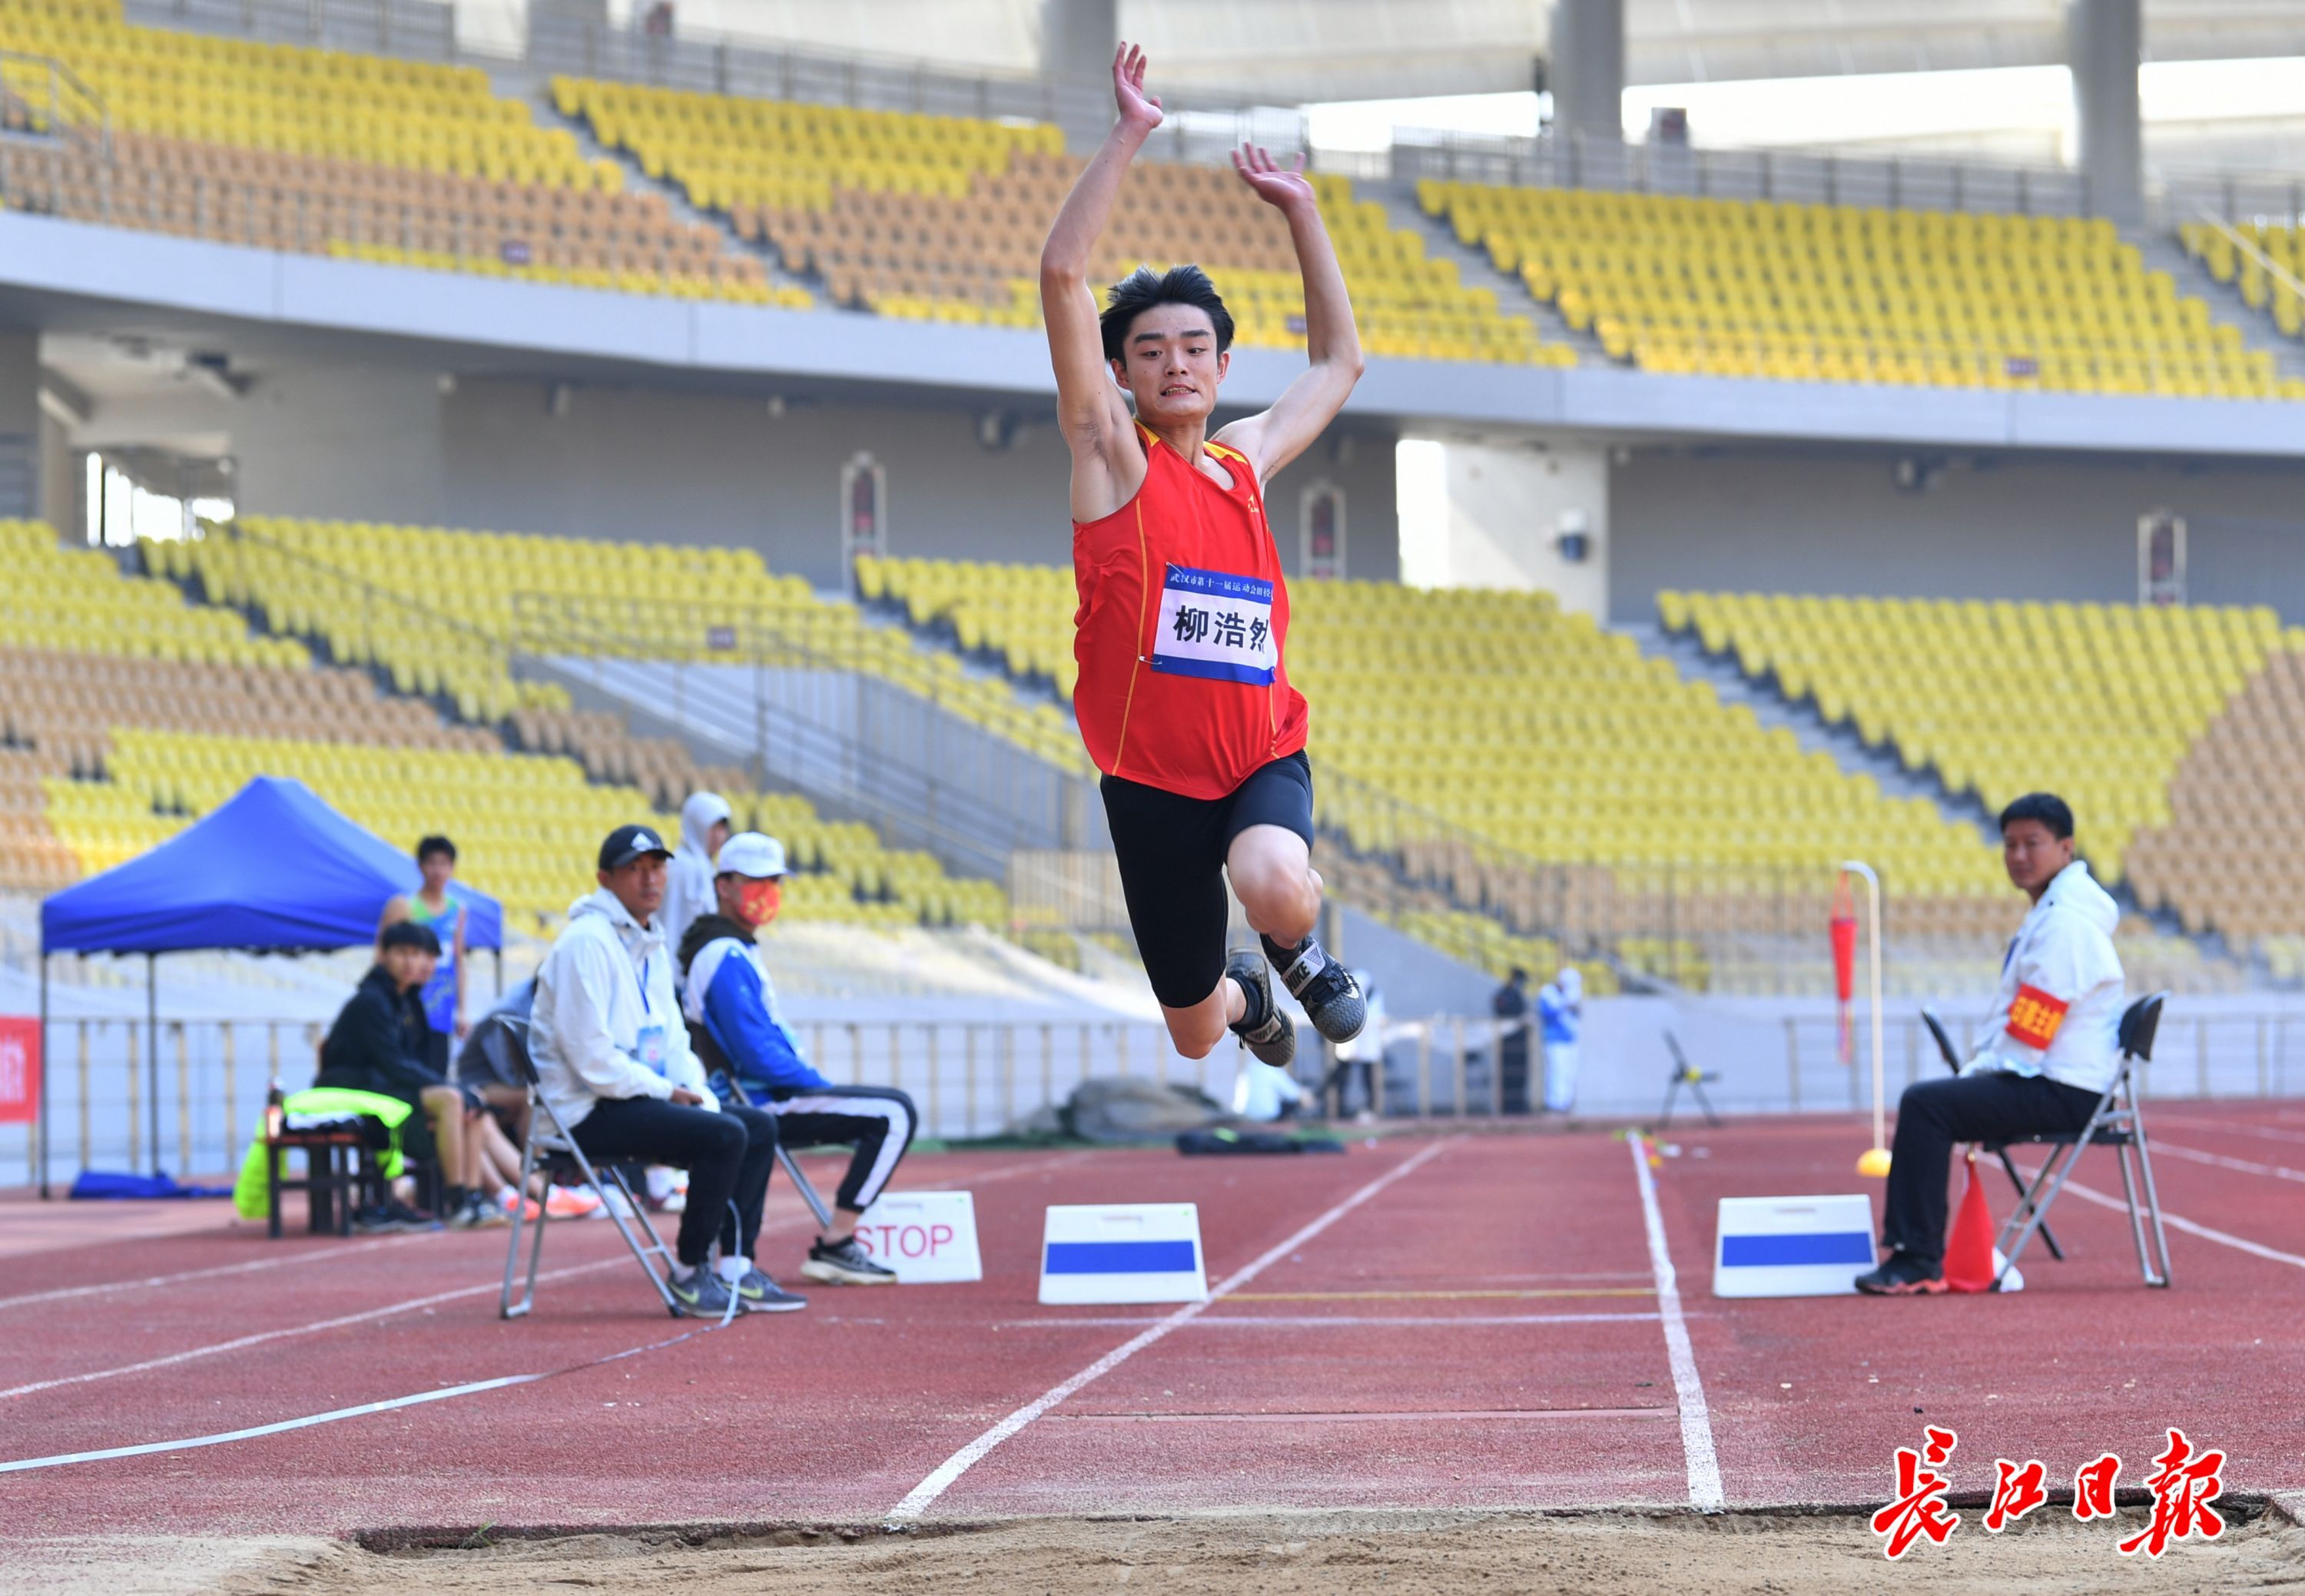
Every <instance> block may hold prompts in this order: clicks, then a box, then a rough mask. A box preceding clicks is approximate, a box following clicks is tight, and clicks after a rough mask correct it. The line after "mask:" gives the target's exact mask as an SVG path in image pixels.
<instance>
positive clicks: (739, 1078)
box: [681, 922, 919, 1213]
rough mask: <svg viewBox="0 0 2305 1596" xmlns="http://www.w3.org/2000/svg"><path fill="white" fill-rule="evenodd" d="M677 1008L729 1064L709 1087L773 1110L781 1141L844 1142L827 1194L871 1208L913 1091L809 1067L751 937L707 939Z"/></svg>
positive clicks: (906, 1138) (907, 1124) (893, 1164)
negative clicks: (843, 1157) (845, 1152)
mask: <svg viewBox="0 0 2305 1596" xmlns="http://www.w3.org/2000/svg"><path fill="white" fill-rule="evenodd" d="M724 924H726V922H724ZM700 929H701V928H700ZM731 929H733V926H732V927H731ZM681 1007H682V1010H683V1011H684V1012H685V1014H686V1015H687V1017H688V1020H689V1022H690V1023H691V1024H693V1025H694V1026H696V1027H698V1028H701V1029H702V1030H703V1031H704V1032H705V1033H706V1034H707V1035H708V1036H710V1037H711V1039H712V1041H713V1043H714V1045H715V1046H718V1047H719V1050H720V1053H721V1054H722V1056H723V1057H725V1058H726V1059H727V1061H728V1068H729V1071H730V1074H729V1075H728V1076H725V1077H720V1076H716V1077H715V1079H714V1081H713V1086H714V1088H715V1089H717V1090H719V1091H720V1092H721V1093H722V1095H723V1096H724V1097H730V1098H731V1100H732V1101H733V1100H735V1097H736V1094H741V1095H742V1097H743V1099H744V1101H747V1102H750V1103H752V1104H753V1105H756V1106H759V1107H761V1108H765V1109H767V1110H768V1111H769V1112H770V1114H775V1115H776V1116H777V1132H778V1137H779V1138H780V1139H781V1140H782V1141H783V1143H784V1145H785V1146H787V1147H790V1148H804V1147H815V1146H821V1145H824V1144H827V1143H832V1144H846V1145H853V1146H854V1147H855V1149H856V1151H855V1156H852V1157H851V1158H850V1159H849V1163H848V1173H847V1174H846V1176H844V1177H843V1178H842V1180H841V1182H840V1190H839V1191H838V1194H837V1196H836V1197H835V1199H834V1200H835V1201H836V1202H837V1203H838V1205H839V1206H840V1207H841V1208H846V1209H848V1210H849V1211H850V1212H852V1213H862V1212H863V1210H865V1209H866V1208H871V1207H872V1204H873V1202H874V1201H875V1200H876V1199H878V1198H879V1197H880V1193H881V1191H884V1190H885V1189H886V1188H887V1186H888V1184H889V1177H890V1176H891V1175H893V1174H895V1173H896V1170H897V1164H898V1163H899V1162H900V1161H901V1160H902V1159H903V1157H904V1156H905V1154H906V1150H907V1149H908V1148H911V1146H912V1144H913V1132H914V1130H915V1129H916V1128H917V1126H918V1124H919V1115H918V1114H917V1113H916V1112H915V1111H914V1107H913V1100H912V1098H911V1097H908V1096H906V1094H905V1093H903V1092H901V1091H898V1090H897V1089H896V1088H893V1087H878V1086H835V1085H833V1084H832V1083H831V1082H830V1081H829V1080H826V1079H825V1078H824V1077H823V1076H821V1075H820V1074H818V1073H817V1072H816V1071H815V1070H814V1069H812V1068H811V1067H810V1065H809V1063H808V1061H807V1059H806V1058H804V1057H803V1056H802V1054H801V1048H800V1037H799V1036H798V1035H797V1034H796V1033H795V1031H794V1030H793V1028H792V1027H791V1026H790V1025H789V1024H787V1022H786V1020H785V1018H784V1015H783V1013H782V1011H780V1010H779V1009H778V1006H777V989H776V984H775V983H774V982H773V981H771V980H770V978H769V970H768V966H767V964H766V963H765V962H764V961H763V960H761V950H760V947H759V945H758V944H757V943H753V942H752V941H751V940H750V939H747V938H739V937H737V936H735V935H724V936H714V937H712V938H711V939H710V941H708V942H706V943H704V945H703V946H702V947H700V948H698V949H697V950H696V952H695V954H694V956H693V957H692V958H691V959H690V960H689V963H688V980H687V986H686V987H685V992H684V995H683V998H682V1003H681Z"/></svg>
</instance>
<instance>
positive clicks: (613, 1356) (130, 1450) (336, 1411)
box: [0, 1266, 734, 1474]
mask: <svg viewBox="0 0 2305 1596" xmlns="http://www.w3.org/2000/svg"><path fill="white" fill-rule="evenodd" d="M587 1267H590V1266H587ZM729 1322H731V1323H733V1322H734V1321H733V1320H732V1321H729ZM722 1328H725V1326H724V1325H723V1324H722V1322H721V1321H719V1320H718V1319H715V1320H711V1321H709V1322H707V1323H703V1324H700V1325H699V1326H697V1327H696V1328H694V1329H693V1330H684V1331H682V1332H681V1333H680V1334H679V1335H677V1336H667V1337H666V1338H665V1339H664V1340H662V1341H651V1342H645V1343H643V1344H641V1345H639V1346H628V1347H626V1348H625V1349H624V1350H623V1351H622V1352H617V1353H608V1354H607V1355H606V1356H605V1357H599V1358H591V1359H587V1360H586V1361H583V1362H582V1363H571V1364H570V1365H569V1366H568V1367H567V1368H566V1369H554V1370H547V1371H546V1372H545V1373H543V1374H506V1375H499V1376H498V1377H497V1378H495V1379H492V1380H473V1381H471V1382H470V1383H468V1384H465V1385H462V1386H447V1387H441V1388H440V1389H438V1390H432V1391H417V1392H414V1393H412V1394H411V1395H406V1396H392V1397H387V1398H386V1399H384V1400H383V1401H380V1402H363V1403H361V1404H359V1405H358V1406H355V1407H348V1408H332V1409H330V1410H329V1411H328V1412H327V1413H307V1414H305V1415H304V1416H303V1417H302V1418H299V1419H282V1420H280V1421H277V1422H276V1423H271V1424H254V1425H251V1426H249V1427H248V1428H247V1429H245V1430H222V1431H219V1432H217V1434H215V1435H194V1436H183V1437H180V1438H177V1439H174V1440H167V1441H144V1442H141V1443H140V1444H138V1445H136V1446H132V1447H101V1448H99V1449H98V1450H96V1451H93V1452H59V1453H57V1454H55V1455H53V1456H50V1457H20V1458H16V1459H13V1461H10V1462H7V1463H0V1474H7V1473H14V1472H20V1471H22V1470H26V1469H56V1468H63V1467H64V1466H66V1465H67V1464H76V1463H100V1462H102V1461H104V1460H105V1459H106V1458H114V1457H145V1456H149V1455H151V1454H153V1453H156V1452H190V1451H192V1450H195V1449H196V1448H198V1447H221V1446H223V1445H224V1444H225V1442H227V1441H250V1440H255V1439H257V1438H259V1437H262V1436H268V1435H279V1434H282V1433H283V1432H285V1431H287V1430H309V1429H310V1428H311V1427H312V1426H313V1425H316V1424H335V1423H338V1422H341V1421H344V1420H346V1419H361V1418H365V1417H367V1416H368V1415H369V1414H370V1413H391V1412H392V1411H394V1410H395V1409H396V1408H410V1407H417V1406H420V1405H421V1404H424V1403H428V1402H442V1401H445V1400H447V1398H449V1397H451V1396H472V1395H477V1394H478V1393H480V1392H482V1391H500V1390H502V1389H504V1388H505V1387H506V1386H528V1385H533V1384H535V1383H536V1382H537V1381H538V1380H549V1379H552V1378H557V1377H558V1376H560V1375H564V1374H576V1373H579V1372H581V1371H583V1370H587V1369H598V1368H600V1366H601V1365H602V1364H604V1363H617V1362H621V1361H624V1360H625V1359H626V1358H637V1357H639V1356H640V1355H641V1354H642V1353H653V1352H659V1351H661V1350H663V1349H664V1348H666V1347H668V1346H678V1345H679V1344H681V1343H682V1342H684V1341H692V1340H693V1339H695V1338H696V1337H697V1336H710V1334H712V1332H713V1331H715V1330H719V1329H722Z"/></svg>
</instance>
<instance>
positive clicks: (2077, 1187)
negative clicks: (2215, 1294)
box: [2020, 1142, 2305, 1269]
mask: <svg viewBox="0 0 2305 1596" xmlns="http://www.w3.org/2000/svg"><path fill="white" fill-rule="evenodd" d="M2149 1145H2151V1146H2152V1147H2153V1148H2155V1149H2156V1151H2157V1150H2158V1149H2159V1148H2160V1143H2158V1142H2154V1143H2151V1144H2149ZM2020 1167H2021V1166H2020ZM2032 1175H2033V1172H2032V1171H2027V1173H2026V1178H2027V1179H2028V1180H2030V1179H2031V1178H2032ZM2064 1190H2066V1191H2070V1192H2071V1193H2072V1194H2073V1195H2074V1196H2076V1197H2079V1198H2081V1199H2085V1200H2087V1201H2089V1202H2093V1203H2095V1204H2097V1207H2099V1208H2111V1209H2112V1210H2113V1211H2114V1213H2116V1214H2126V1213H2127V1212H2129V1205H2128V1204H2127V1203H2125V1202H2123V1201H2122V1200H2121V1199H2119V1198H2117V1197H2107V1196H2106V1195H2105V1193H2104V1192H2102V1191H2090V1190H2089V1189H2088V1187H2087V1186H2084V1185H2081V1184H2080V1182H2076V1181H2067V1182H2065V1184H2064ZM2161 1223H2162V1224H2164V1225H2167V1226H2168V1227H2169V1228H2170V1229H2171V1230H2182V1231H2183V1232H2184V1233H2186V1234H2187V1235H2189V1236H2199V1237H2200V1238H2201V1240H2203V1241H2204V1242H2216V1243H2217V1244H2218V1245H2219V1246H2222V1247H2231V1248H2233V1250H2235V1251H2238V1252H2246V1253H2248V1254H2250V1256H2251V1257H2252V1258H2261V1259H2266V1260H2267V1262H2270V1263H2276V1264H2290V1265H2293V1266H2294V1267H2298V1268H2301V1269H2305V1258H2300V1257H2299V1256H2298V1255H2297V1254H2295V1253H2294V1252H2283V1251H2281V1250H2278V1249H2276V1248H2272V1247H2267V1246H2262V1245H2260V1244H2259V1243H2258V1242H2251V1241H2248V1240H2245V1239H2244V1238H2242V1237H2241V1236H2230V1235H2227V1234H2226V1233H2224V1231H2221V1230H2211V1229H2210V1228H2209V1227H2208V1226H2207V1225H2196V1224H2194V1223H2193V1222H2192V1221H2191V1220H2190V1219H2181V1218H2179V1217H2178V1216H2176V1215H2174V1214H2173V1213H2171V1212H2170V1211H2169V1210H2168V1209H2166V1208H2164V1209H2162V1210H2161Z"/></svg>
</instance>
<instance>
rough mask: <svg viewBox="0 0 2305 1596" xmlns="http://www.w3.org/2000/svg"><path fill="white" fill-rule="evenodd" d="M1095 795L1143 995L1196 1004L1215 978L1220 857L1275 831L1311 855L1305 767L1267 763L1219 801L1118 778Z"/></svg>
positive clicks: (1220, 923) (1220, 937)
mask: <svg viewBox="0 0 2305 1596" xmlns="http://www.w3.org/2000/svg"><path fill="white" fill-rule="evenodd" d="M1097 786H1098V789H1099V790H1101V792H1102V793H1103V794H1104V815H1105V820H1106V822H1107V824H1108V825H1109V826H1110V830H1111V832H1112V851H1113V852H1114V854H1115V855H1117V856H1118V858H1119V861H1120V890H1121V892H1122V894H1123V895H1124V896H1125V897H1126V898H1127V900H1128V925H1129V929H1130V930H1132V931H1134V932H1135V934H1136V951H1137V952H1138V953H1139V954H1140V955H1141V956H1142V957H1143V959H1144V973H1145V975H1147V976H1148V977H1151V978H1152V995H1153V996H1154V997H1156V998H1159V999H1160V1000H1161V1003H1162V1004H1163V1005H1164V1006H1166V1007H1168V1008H1171V1009H1189V1008H1191V1007H1192V1006H1193V1005H1194V1004H1195V1003H1203V1002H1205V1001H1206V1000H1207V998H1208V995H1209V994H1211V993H1212V992H1214V991H1215V990H1216V989H1217V983H1218V982H1220V981H1221V980H1222V979H1223V978H1224V963H1225V915H1226V909H1225V883H1224V864H1225V855H1226V854H1227V853H1229V851H1230V850H1231V849H1232V840H1233V839H1234V838H1235V837H1238V836H1239V835H1240V834H1241V832H1245V831H1246V830H1247V829H1248V828H1249V827H1250V826H1253V825H1277V826H1280V827H1282V828H1283V829H1284V830H1287V831H1291V832H1296V833H1297V835H1298V836H1300V837H1302V838H1304V839H1305V844H1306V847H1308V848H1309V847H1311V846H1312V842H1313V767H1312V765H1311V764H1309V763H1308V762H1307V761H1306V758H1305V755H1302V754H1291V755H1289V756H1288V757H1287V758H1286V759H1276V760H1274V761H1273V762H1272V764H1267V765H1263V766H1260V767H1259V768H1258V769H1256V770H1255V771H1253V772H1250V774H1249V777H1248V780H1246V781H1243V782H1242V783H1241V784H1240V785H1239V786H1238V787H1236V788H1234V789H1232V791H1231V792H1229V793H1228V794H1227V795H1225V796H1224V797H1223V798H1185V797H1183V796H1181V795H1180V794H1178V793H1174V792H1168V791H1164V790H1163V789H1161V788H1158V787H1147V786H1145V785H1144V783H1142V782H1140V781H1124V780H1122V779H1121V778H1120V777H1118V776H1106V777H1104V778H1103V779H1102V780H1101V781H1099V782H1098V783H1097Z"/></svg>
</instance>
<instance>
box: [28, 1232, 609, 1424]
mask: <svg viewBox="0 0 2305 1596" xmlns="http://www.w3.org/2000/svg"><path fill="white" fill-rule="evenodd" d="M623 1263H625V1259H624V1258H623V1257H621V1256H619V1257H617V1258H604V1259H600V1261H599V1262H597V1263H589V1264H571V1265H570V1266H569V1267H566V1268H565V1269H547V1270H545V1271H544V1273H543V1274H541V1275H539V1276H537V1278H538V1279H539V1280H566V1279H567V1278H568V1277H569V1276H573V1275H590V1274H591V1273H593V1272H594V1271H595V1270H598V1269H605V1268H608V1267H611V1266H612V1265H617V1264H623ZM503 1289H504V1282H503V1281H501V1280H489V1281H484V1282H482V1283H481V1284H479V1285H464V1286H459V1287H457V1288H456V1289H455V1291H444V1292H435V1293H432V1294H431V1295H430V1296H429V1297H411V1298H409V1299H408V1300H407V1301H406V1302H387V1303H386V1304H385V1305H384V1306H383V1307H381V1308H368V1309H363V1310H361V1311H360V1312H358V1313H347V1314H344V1315H341V1316H339V1317H338V1318H336V1319H315V1320H314V1321H313V1322H312V1323H310V1324H309V1325H291V1326H288V1327H285V1328H283V1329H278V1330H259V1331H258V1332H256V1333H255V1334H254V1335H252V1336H236V1337H234V1339H233V1340H230V1341H218V1342H215V1343H212V1344H209V1345H208V1346H195V1347H190V1348H187V1349H186V1350H185V1351H183V1352H181V1353H169V1354H168V1355H167V1356H166V1357H162V1358H147V1359H145V1360H144V1361H142V1362H140V1363H123V1364H121V1365H120V1366H119V1367H118V1368H116V1369H98V1370H90V1371H89V1373H87V1374H68V1375H64V1376H61V1377H59V1378H55V1379H52V1380H34V1381H32V1382H31V1383H30V1385H23V1386H11V1387H8V1388H7V1389H5V1390H0V1399H5V1398H8V1397H12V1396H30V1395H32V1393H33V1392H35V1391H53V1390H55V1389H56V1388H57V1387H61V1386H85V1385H89V1384H91V1383H93V1382H94V1381H97V1380H108V1379H113V1378H116V1377H118V1376H120V1375H123V1374H142V1373H145V1372H146V1371H147V1370H154V1369H172V1368H174V1367H175V1366H176V1365H177V1364H179V1363H190V1362H192V1361H195V1360H197V1359H200V1358H213V1357H216V1356H217V1355H218V1354H219V1353H235V1352H238V1351H240V1350H241V1349H242V1347H251V1346H261V1345H263V1344H265V1343H266V1342H268V1341H282V1340H285V1339H286V1338H287V1337H289V1336H310V1335H315V1334H317V1333H319V1331H322V1330H340V1329H343V1328H344V1327H345V1326H347V1325H361V1324H366V1323H368V1322H369V1321H370V1319H390V1318H391V1317H393V1316H394V1315H395V1314H400V1313H413V1312H414V1311H415V1310H418V1309H420V1308H430V1307H432V1306H433V1305H434V1304H435V1303H439V1302H455V1301H456V1299H458V1298H459V1297H477V1296H480V1295H481V1294H483V1293H488V1292H492V1291H501V1290H503Z"/></svg>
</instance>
